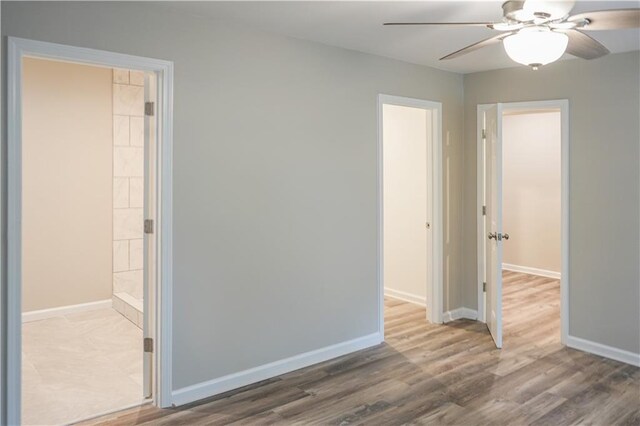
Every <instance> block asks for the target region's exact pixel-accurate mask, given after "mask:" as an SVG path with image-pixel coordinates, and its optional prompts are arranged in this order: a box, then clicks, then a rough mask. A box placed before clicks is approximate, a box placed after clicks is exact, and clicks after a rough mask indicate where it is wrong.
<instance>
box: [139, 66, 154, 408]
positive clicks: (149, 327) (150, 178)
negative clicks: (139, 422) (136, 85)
mask: <svg viewBox="0 0 640 426" xmlns="http://www.w3.org/2000/svg"><path fill="white" fill-rule="evenodd" d="M144 98H145V120H144V161H145V165H144V218H145V223H144V300H143V310H144V321H143V323H144V326H143V337H144V345H143V346H144V352H143V355H142V356H143V369H144V370H143V395H144V397H145V398H152V397H153V386H154V383H153V381H152V378H153V377H155V372H154V368H155V367H154V364H153V359H154V357H153V352H154V350H155V347H154V346H155V344H154V342H155V331H156V330H155V329H154V327H153V325H154V324H155V323H156V321H155V315H156V311H155V309H154V307H155V306H156V303H155V300H156V297H157V295H156V294H155V288H156V286H155V282H156V279H157V273H156V246H157V237H156V232H157V229H156V216H157V214H156V213H157V212H156V205H157V201H158V200H157V199H156V185H155V182H156V172H157V164H156V159H157V155H156V146H157V141H156V122H157V121H156V106H157V82H156V77H155V74H153V73H146V74H145V79H144Z"/></svg>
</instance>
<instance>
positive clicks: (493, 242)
mask: <svg viewBox="0 0 640 426" xmlns="http://www.w3.org/2000/svg"><path fill="white" fill-rule="evenodd" d="M483 135H484V149H485V155H484V163H485V179H484V190H485V193H484V200H485V206H486V209H485V238H486V240H485V281H486V294H485V298H486V310H485V312H486V313H485V315H486V322H487V327H488V328H489V331H490V332H491V336H492V337H493V340H494V341H495V343H496V347H498V348H501V347H502V240H503V238H504V236H503V234H502V106H501V105H500V104H496V105H492V106H490V107H489V108H487V109H486V110H485V111H484V132H483ZM506 238H509V236H508V235H507V236H506Z"/></svg>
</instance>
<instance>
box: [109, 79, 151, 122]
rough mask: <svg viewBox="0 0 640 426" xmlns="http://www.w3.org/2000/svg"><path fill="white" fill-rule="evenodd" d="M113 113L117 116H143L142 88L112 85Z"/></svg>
mask: <svg viewBox="0 0 640 426" xmlns="http://www.w3.org/2000/svg"><path fill="white" fill-rule="evenodd" d="M113 113H114V114H117V115H135V116H139V117H142V116H143V115H144V87H141V86H128V85H124V84H114V85H113Z"/></svg>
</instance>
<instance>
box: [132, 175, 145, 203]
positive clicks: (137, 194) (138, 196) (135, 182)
mask: <svg viewBox="0 0 640 426" xmlns="http://www.w3.org/2000/svg"><path fill="white" fill-rule="evenodd" d="M129 207H138V208H142V207H144V179H143V178H131V179H129Z"/></svg>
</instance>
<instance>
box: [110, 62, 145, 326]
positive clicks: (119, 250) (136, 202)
mask: <svg viewBox="0 0 640 426" xmlns="http://www.w3.org/2000/svg"><path fill="white" fill-rule="evenodd" d="M143 195H144V73H143V72H140V71H128V70H120V69H114V70H113V293H114V297H113V305H114V308H115V309H116V310H118V311H119V312H120V313H122V314H123V315H125V316H126V317H127V318H128V319H129V320H131V321H132V322H133V323H135V324H137V325H138V326H140V327H141V326H142V298H143V248H142V242H143V236H144V235H143V220H144V219H143Z"/></svg>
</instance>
